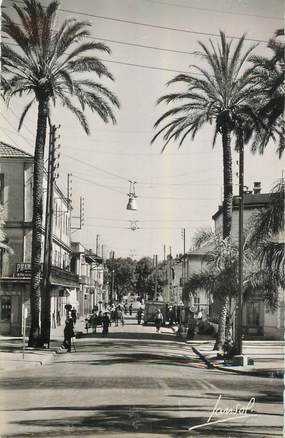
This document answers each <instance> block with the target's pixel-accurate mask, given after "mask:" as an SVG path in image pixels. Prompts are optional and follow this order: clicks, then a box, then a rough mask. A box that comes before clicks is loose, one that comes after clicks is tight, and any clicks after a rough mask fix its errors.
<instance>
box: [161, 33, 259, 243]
mask: <svg viewBox="0 0 285 438" xmlns="http://www.w3.org/2000/svg"><path fill="white" fill-rule="evenodd" d="M244 39H245V35H243V36H242V37H241V38H240V39H239V40H238V42H237V44H236V45H235V47H232V46H233V41H232V40H231V41H227V39H226V36H225V34H224V33H223V32H220V42H219V43H218V44H217V45H215V44H214V43H213V42H212V40H211V39H210V40H209V46H207V45H205V44H204V43H202V42H199V45H200V47H201V49H202V50H200V51H197V52H195V55H197V56H198V57H200V58H202V60H203V61H205V62H206V64H207V68H204V67H200V66H198V65H192V66H191V67H192V69H193V70H194V71H193V73H192V74H191V72H190V73H189V74H179V75H177V76H176V77H175V78H174V79H172V80H170V81H169V82H168V85H170V84H176V83H179V82H182V83H184V84H185V86H186V87H185V90H184V91H181V92H178V93H172V94H167V95H165V96H162V97H161V98H159V99H158V103H159V104H160V103H166V104H175V103H176V102H180V101H182V102H185V103H183V104H182V105H180V106H176V107H173V108H171V109H170V110H169V111H167V112H166V113H164V114H163V115H162V116H161V117H160V118H159V119H158V120H157V122H156V123H155V125H154V126H155V128H159V130H158V132H157V133H156V135H155V136H154V137H153V139H152V143H153V142H154V141H155V140H156V139H157V138H158V137H159V136H160V135H162V136H163V140H164V142H165V144H164V147H163V150H164V149H165V148H166V146H167V145H168V143H169V142H170V141H172V140H179V147H181V146H182V144H183V142H184V141H185V139H186V138H187V137H191V139H192V140H194V138H195V136H196V134H197V132H198V131H200V130H201V128H202V127H203V126H204V125H205V124H213V123H214V124H215V131H214V137H213V146H214V145H215V142H216V138H217V135H218V134H220V135H221V137H222V149H223V182H224V202H223V237H224V238H225V237H227V236H229V235H230V232H231V221H232V196H233V195H232V192H233V190H232V154H231V137H232V134H237V137H238V136H239V134H238V133H237V129H238V128H239V127H240V125H241V122H243V123H244V122H245V121H247V120H248V119H252V120H255V115H254V113H253V112H252V109H251V106H250V105H249V101H250V99H251V98H252V96H255V95H256V88H254V87H253V86H252V79H251V74H250V73H251V72H250V70H249V69H246V70H245V65H246V62H247V60H248V58H249V56H250V55H251V53H252V51H253V50H254V48H255V47H256V46H254V45H252V46H250V47H249V48H247V49H244ZM195 75H199V76H200V77H196V76H195ZM165 121H166V123H165V124H164V126H163V127H162V128H161V124H162V122H165ZM244 134H246V135H244V141H245V142H247V141H248V140H249V138H250V134H251V131H250V130H245V131H244Z"/></svg>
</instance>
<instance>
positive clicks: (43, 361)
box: [0, 347, 66, 373]
mask: <svg viewBox="0 0 285 438" xmlns="http://www.w3.org/2000/svg"><path fill="white" fill-rule="evenodd" d="M29 351H33V352H36V351H39V352H43V351H44V352H45V353H48V354H47V355H45V357H43V358H38V360H37V359H36V358H35V360H33V361H25V360H23V362H22V361H21V362H20V361H19V362H18V364H17V365H15V366H9V365H8V366H3V367H2V366H1V362H0V373H2V372H5V371H12V370H18V369H23V368H25V369H28V368H33V367H39V366H45V365H47V364H48V363H51V362H52V361H53V360H54V359H55V357H56V356H57V354H63V353H66V351H65V350H62V349H61V347H53V348H51V349H50V350H39V349H30V350H26V354H28V352H29ZM39 356H40V355H39ZM7 362H8V363H9V360H8V361H7Z"/></svg>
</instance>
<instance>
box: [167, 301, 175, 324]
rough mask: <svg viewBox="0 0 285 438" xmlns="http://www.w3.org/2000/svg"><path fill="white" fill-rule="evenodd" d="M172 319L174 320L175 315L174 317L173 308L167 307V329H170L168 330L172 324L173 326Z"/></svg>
mask: <svg viewBox="0 0 285 438" xmlns="http://www.w3.org/2000/svg"><path fill="white" fill-rule="evenodd" d="M174 318H175V315H174V310H173V307H172V306H169V308H168V320H169V327H170V328H172V327H173V324H174Z"/></svg>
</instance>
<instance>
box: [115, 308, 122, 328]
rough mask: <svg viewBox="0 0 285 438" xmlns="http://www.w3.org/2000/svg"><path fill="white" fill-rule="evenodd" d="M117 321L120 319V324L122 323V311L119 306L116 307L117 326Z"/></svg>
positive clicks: (117, 322)
mask: <svg viewBox="0 0 285 438" xmlns="http://www.w3.org/2000/svg"><path fill="white" fill-rule="evenodd" d="M119 321H121V323H122V325H124V317H123V312H122V310H121V307H120V306H118V307H117V312H116V326H117V327H118V324H119Z"/></svg>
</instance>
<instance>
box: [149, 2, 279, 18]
mask: <svg viewBox="0 0 285 438" xmlns="http://www.w3.org/2000/svg"><path fill="white" fill-rule="evenodd" d="M145 1H148V2H150V3H156V4H160V5H162V6H164V5H165V6H171V7H175V8H187V9H193V10H197V11H204V12H214V13H215V14H222V15H233V16H241V17H257V18H266V19H271V20H280V17H276V16H269V15H257V14H242V13H240V12H230V11H217V10H216V9H211V8H200V7H197V6H190V5H178V4H174V3H169V2H162V1H159V0H145Z"/></svg>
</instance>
